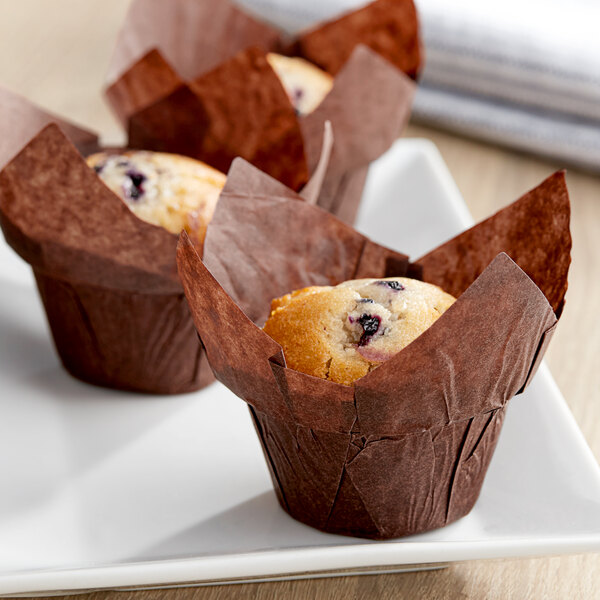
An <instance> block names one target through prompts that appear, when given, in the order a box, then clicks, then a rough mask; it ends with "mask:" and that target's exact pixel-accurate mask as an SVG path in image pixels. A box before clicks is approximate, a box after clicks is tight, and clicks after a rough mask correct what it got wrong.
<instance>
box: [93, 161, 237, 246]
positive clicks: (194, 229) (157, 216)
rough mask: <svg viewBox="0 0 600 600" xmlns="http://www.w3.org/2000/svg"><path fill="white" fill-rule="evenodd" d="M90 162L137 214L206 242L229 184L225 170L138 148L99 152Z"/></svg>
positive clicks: (149, 220) (104, 180)
mask: <svg viewBox="0 0 600 600" xmlns="http://www.w3.org/2000/svg"><path fill="white" fill-rule="evenodd" d="M87 163H88V165H89V166H90V167H92V168H93V169H94V171H96V173H97V174H98V175H99V176H100V178H101V179H102V181H103V182H104V183H105V184H106V185H107V186H108V187H109V188H110V189H111V190H112V191H113V192H114V193H115V194H116V195H117V196H119V197H120V198H121V199H122V200H123V201H124V202H125V204H126V205H127V206H128V207H129V208H130V210H131V211H132V212H133V213H134V214H135V215H136V216H137V217H139V218H140V219H142V220H143V221H146V222H147V223H151V224H152V225H158V226H160V227H163V228H164V229H166V230H167V231H170V232H171V233H175V234H178V233H179V232H181V231H182V230H183V229H185V230H186V231H187V232H188V233H191V234H192V236H194V237H195V239H196V240H198V241H199V242H200V243H202V242H203V241H204V235H205V233H206V227H207V225H208V223H209V222H210V220H211V218H212V216H213V213H214V212H215V207H216V204H217V200H218V199H219V194H220V193H221V190H222V189H223V186H224V185H225V179H226V177H225V175H224V174H223V173H221V172H220V171H217V170H216V169H213V168H212V167H209V166H208V165H206V164H204V163H202V162H200V161H197V160H194V159H192V158H188V157H186V156H179V155H177V154H166V153H163V152H148V151H140V150H138V151H136V150H134V151H128V152H122V153H118V154H114V153H109V152H99V153H97V154H92V155H91V156H89V157H88V158H87Z"/></svg>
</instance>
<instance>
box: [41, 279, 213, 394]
mask: <svg viewBox="0 0 600 600" xmlns="http://www.w3.org/2000/svg"><path fill="white" fill-rule="evenodd" d="M35 278H36V282H37V286H38V290H39V293H40V296H41V298H42V302H43V303H44V309H45V311H46V316H47V317H48V323H49V324H50V330H51V331H52V337H53V339H54V345H55V346H56V350H57V352H58V355H59V356H60V359H61V361H62V364H63V365H64V367H65V369H66V370H67V371H68V372H69V373H70V374H71V375H73V376H74V377H76V378H77V379H81V380H82V381H85V382H87V383H92V384H94V385H100V386H103V387H109V388H116V389H122V390H129V391H135V392H147V393H151V394H178V393H184V392H190V391H193V390H198V389H200V388H202V387H204V386H206V385H208V384H209V383H212V382H213V381H214V377H213V374H212V371H211V370H210V367H209V365H208V362H207V361H206V358H205V356H204V353H203V351H202V346H201V345H200V344H199V343H198V336H197V334H196V330H195V329H194V326H193V323H192V320H191V319H190V313H189V308H188V306H187V302H186V300H185V297H184V296H183V294H143V293H132V292H129V291H122V290H113V289H108V288H102V287H96V286H91V285H85V284H76V283H71V282H67V281H64V280H61V279H56V278H53V277H48V276H46V275H44V274H42V273H38V272H35Z"/></svg>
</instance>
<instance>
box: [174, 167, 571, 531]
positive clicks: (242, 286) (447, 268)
mask: <svg viewBox="0 0 600 600" xmlns="http://www.w3.org/2000/svg"><path fill="white" fill-rule="evenodd" d="M569 218H570V207H569V198H568V193H567V189H566V186H565V180H564V175H563V173H557V174H555V175H553V176H551V177H550V178H548V179H547V180H546V181H544V182H543V183H542V184H541V185H540V186H539V187H537V188H535V189H534V190H532V191H530V192H529V193H528V194H526V195H525V196H523V197H522V198H520V199H519V200H517V201H516V202H514V203H513V204H511V205H510V206H508V207H507V208H506V209H504V210H502V211H500V212H499V213H497V214H495V215H494V216H492V217H491V218H489V219H488V220H486V221H483V222H482V223H480V224H478V225H476V226H474V227H473V228H471V229H469V230H468V231H466V232H464V233H462V234H461V235H459V236H457V237H456V238H454V239H452V240H450V241H449V242H447V243H445V244H442V245H441V246H439V247H438V248H436V249H434V250H432V251H431V252H430V253H428V254H427V255H425V256H423V257H422V258H420V259H418V260H416V261H414V262H411V261H409V259H408V257H407V256H405V255H402V254H399V253H397V252H393V251H391V250H389V249H386V248H384V247H382V246H379V245H377V244H375V243H374V242H372V241H370V240H368V239H367V238H366V237H364V236H362V235H360V234H359V233H357V232H356V231H355V230H353V229H352V228H350V227H349V226H348V225H346V224H344V223H342V222H341V221H340V220H338V219H336V218H335V217H333V216H331V215H330V214H328V213H326V212H324V211H322V210H320V209H319V208H317V207H315V206H311V205H309V204H307V203H303V204H301V203H298V202H297V198H296V197H295V194H294V193H293V192H292V191H290V190H288V189H286V188H285V187H284V186H283V185H281V184H279V183H277V182H275V181H273V180H272V179H270V178H269V177H268V176H266V175H264V174H262V173H260V172H259V171H258V170H257V169H255V168H253V167H252V166H251V165H249V164H247V163H245V162H244V161H241V160H238V161H236V162H235V163H234V165H233V167H232V170H231V172H230V174H229V176H228V181H227V185H226V188H225V190H224V192H223V194H222V197H221V200H220V202H219V205H218V208H217V212H216V214H215V217H214V219H213V221H212V223H211V225H210V226H209V228H208V233H207V237H206V242H205V249H204V263H203V262H202V260H201V259H200V257H199V255H198V254H197V252H196V250H195V248H194V247H193V245H192V244H191V243H190V241H189V239H188V238H187V236H185V235H184V234H182V236H181V238H180V242H179V247H178V268H179V273H180V276H181V279H182V281H183V287H184V290H185V293H186V296H187V298H188V302H189V304H190V307H191V311H192V315H193V317H194V321H195V324H196V328H197V330H198V332H199V335H200V338H201V339H202V342H203V344H204V347H205V349H206V353H207V357H208V361H209V363H210V365H211V367H212V369H213V371H214V373H215V376H216V377H217V379H218V380H220V381H221V382H223V383H224V384H225V385H226V386H227V387H229V388H230V389H231V390H232V391H233V392H234V393H235V394H237V395H238V396H239V397H240V398H242V399H243V400H245V401H246V402H247V403H248V404H249V407H250V412H251V414H252V418H253V420H254V424H255V426H256V431H257V433H258V436H259V438H260V440H261V443H262V447H263V450H264V454H265V458H266V461H267V463H268V466H269V469H270V473H271V477H272V481H273V486H274V488H275V491H276V494H277V497H278V499H279V502H280V504H281V506H282V507H283V508H284V509H285V510H286V511H287V512H288V513H289V514H290V515H291V516H292V517H294V518H296V519H298V520H299V521H302V522H304V523H306V524H308V525H311V526H313V527H316V528H317V529H321V530H323V531H326V532H330V533H339V534H344V535H352V536H358V537H364V538H373V539H386V538H394V537H399V536H405V535H410V534H415V533H419V532H423V531H427V530H430V529H434V528H437V527H441V526H444V525H446V524H448V523H451V522H453V521H455V520H457V519H459V518H460V517H462V516H464V515H466V514H467V513H468V512H469V511H470V510H471V508H472V507H473V505H474V504H475V501H476V500H477V497H478V495H479V492H480V489H481V486H482V483H483V479H484V476H485V473H486V470H487V468H488V465H489V463H490V459H491V457H492V454H493V451H494V448H495V446H496V442H497V440H498V435H499V434H500V430H501V427H502V422H503V419H504V415H505V411H506V406H507V403H508V401H509V400H510V399H511V398H512V397H513V396H515V395H516V394H518V393H520V392H522V391H523V389H524V388H525V387H526V386H527V385H528V383H529V382H530V381H531V378H532V377H533V375H534V373H535V371H536V369H537V367H538V365H539V363H540V361H541V360H542V357H543V355H544V352H545V350H546V347H547V345H548V342H549V341H550V338H551V336H552V334H553V332H554V330H555V327H556V324H557V321H558V318H559V317H560V313H561V311H562V307H563V303H564V295H565V292H566V287H567V272H568V268H569V263H570V248H571V238H570V233H569ZM232 235H235V236H236V238H235V239H236V246H237V250H236V251H232V250H231V248H230V242H229V240H230V238H231V236H232ZM390 276H411V277H414V278H418V279H422V280H423V281H427V282H430V283H433V284H436V285H439V286H441V287H442V288H443V289H445V290H446V291H447V292H449V293H451V294H453V295H455V296H456V297H457V298H458V299H457V301H456V302H455V303H454V305H453V306H452V307H450V308H449V309H448V310H447V311H446V312H445V313H444V314H443V315H442V316H441V317H440V318H439V319H438V320H437V321H436V322H435V323H434V324H433V325H432V326H431V327H430V328H429V329H427V330H426V331H425V332H424V333H423V334H422V335H421V336H420V337H418V338H417V339H416V340H414V341H413V342H412V343H411V344H410V345H409V346H407V347H406V348H404V349H403V350H402V351H400V352H399V353H398V354H396V355H395V356H394V357H392V358H391V359H389V360H388V361H387V362H385V363H383V364H382V365H381V366H379V367H378V368H377V369H375V370H373V371H372V372H370V373H369V374H368V375H366V376H364V377H362V378H361V379H358V380H357V381H356V382H355V384H354V385H352V386H345V385H340V384H337V383H334V382H331V381H328V380H325V379H320V378H315V377H312V376H310V375H306V374H304V373H300V372H297V371H294V370H293V369H290V368H287V367H286V363H285V358H284V356H283V352H282V349H281V347H280V346H279V345H278V344H277V343H276V342H275V341H274V340H273V339H271V338H270V337H269V336H268V335H266V334H265V333H264V332H263V331H262V329H261V328H260V327H261V326H262V325H263V324H264V322H265V320H266V318H267V316H268V313H269V307H270V302H271V299H273V298H276V297H279V296H281V295H283V294H285V293H287V292H290V291H292V290H296V289H299V288H303V287H307V286H313V285H335V284H337V283H340V282H342V281H345V280H348V279H355V278H363V277H375V278H379V277H381V278H383V277H390ZM249 282H251V285H249ZM307 326H310V324H307ZM217 340H219V341H218V343H217ZM224 435H226V432H224Z"/></svg>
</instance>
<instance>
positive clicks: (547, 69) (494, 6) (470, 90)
mask: <svg viewBox="0 0 600 600" xmlns="http://www.w3.org/2000/svg"><path fill="white" fill-rule="evenodd" d="M416 2H417V8H418V10H419V13H420V17H421V22H422V31H423V39H424V42H425V60H426V63H425V64H426V66H425V71H424V73H423V77H422V80H421V86H420V89H419V91H418V93H417V96H416V98H415V105H414V116H415V118H416V119H417V120H418V121H421V122H424V123H430V124H434V125H438V126H441V127H446V128H450V129H453V130H456V131H458V132H461V133H466V134H468V135H471V136H475V137H480V138H483V139H486V140H490V141H494V142H498V143H502V144H506V145H509V146H513V147H516V148H519V149H522V150H526V151H529V152H533V153H536V154H540V155H543V156H548V157H552V158H555V159H557V160H559V161H560V162H563V163H565V164H575V165H578V166H582V167H585V168H588V169H594V170H598V171H600V0H568V1H567V0H502V1H501V2H499V1H498V0H494V1H492V0H453V1H452V2H448V0H416ZM240 3H241V4H243V5H245V6H247V7H248V8H250V9H252V10H253V11H255V12H256V13H258V14H259V15H261V16H262V17H264V18H267V19H268V20H270V21H271V22H273V23H275V24H277V25H279V26H280V27H283V28H285V29H286V30H288V31H290V32H296V31H298V30H299V29H302V28H304V27H307V26H310V25H312V24H313V23H315V22H316V21H319V20H321V19H328V18H332V17H334V16H336V15H338V14H339V13H341V12H343V11H345V10H349V9H352V8H356V7H359V6H362V5H364V4H366V2H365V0H302V1H299V0H240Z"/></svg>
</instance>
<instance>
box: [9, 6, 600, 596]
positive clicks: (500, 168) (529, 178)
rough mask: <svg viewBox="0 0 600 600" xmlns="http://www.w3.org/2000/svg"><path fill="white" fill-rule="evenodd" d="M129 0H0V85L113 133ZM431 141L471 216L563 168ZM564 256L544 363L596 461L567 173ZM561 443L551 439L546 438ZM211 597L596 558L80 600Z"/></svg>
mask: <svg viewBox="0 0 600 600" xmlns="http://www.w3.org/2000/svg"><path fill="white" fill-rule="evenodd" d="M127 6H128V1H127V0H85V2H84V1H82V0H52V1H49V0H18V1H15V0H0V85H4V86H7V87H9V88H10V89H12V90H14V91H17V92H20V93H22V94H24V95H26V96H27V97H28V98H30V99H31V100H33V101H35V102H37V103H39V104H40V105H42V106H44V107H46V108H47V109H50V110H52V111H54V112H56V113H58V114H60V115H64V116H67V117H68V118H70V119H72V120H74V121H76V122H79V123H81V124H83V125H86V126H88V127H90V128H93V129H95V130H97V131H100V132H102V134H103V136H104V139H105V141H106V142H110V143H118V142H119V141H120V140H121V139H122V137H121V136H122V134H121V132H120V130H119V127H118V125H117V123H116V121H115V120H114V119H113V117H112V116H111V114H110V113H109V111H108V109H107V107H106V105H105V104H104V102H103V99H102V96H101V94H100V89H101V86H102V81H103V76H104V73H105V70H106V67H107V64H108V60H109V56H110V53H111V51H112V47H113V43H114V38H115V36H116V33H117V31H118V28H119V24H120V23H121V21H122V19H123V16H124V14H125V12H126V10H127ZM407 136H411V137H425V138H429V139H431V140H433V141H434V142H435V143H436V144H437V146H438V148H439V149H440V151H441V153H442V155H443V157H444V159H445V161H446V163H447V164H448V166H449V168H450V171H451V172H452V174H453V176H454V178H455V180H456V182H457V184H458V187H459V188H460V190H461V192H462V194H463V196H464V198H465V200H466V202H467V204H468V206H469V209H470V210H471V212H472V214H473V216H474V217H475V219H476V220H479V219H481V218H483V217H486V216H488V215H489V214H491V213H492V212H494V211H495V210H497V209H498V208H500V207H501V206H504V205H505V204H507V203H509V202H510V201H512V200H513V199H515V198H517V197H518V196H519V195H521V194H522V193H523V192H525V191H527V190H528V189H530V188H531V187H533V186H535V185H536V184H537V183H539V182H540V181H541V180H542V179H543V178H544V177H546V176H547V175H549V174H550V173H552V172H553V171H554V170H556V169H557V168H560V167H561V165H558V164H551V163H549V162H545V161H542V160H538V159H535V158H532V157H529V156H525V155H521V154H518V153H516V152H514V151H511V150H504V149H500V148H497V147H493V146H489V145H486V144H482V143H479V142H476V141H472V140H468V139H464V138H461V137H457V136H455V135H451V134H447V133H443V132H440V131H435V130H431V129H428V128H424V127H420V126H415V125H411V126H410V127H409V128H408V131H407ZM568 185H569V189H570V193H571V199H572V205H573V218H572V233H573V241H574V244H573V264H572V267H571V272H570V285H569V292H568V295H567V304H566V309H565V312H564V315H563V318H562V320H561V325H560V327H559V328H558V332H557V334H556V335H555V337H554V339H553V341H552V344H551V345H550V350H549V352H548V354H547V360H548V363H549V365H550V368H551V370H552V373H553V375H554V377H555V379H556V381H557V383H558V385H559V387H560V389H561V391H562V392H563V394H564V395H565V397H566V399H567V402H568V403H569V406H570V407H571V410H572V411H573V413H574V415H575V418H576V420H577V423H578V424H579V426H580V427H581V429H582V431H583V433H584V435H585V437H586V439H587V441H588V443H589V444H590V446H591V448H592V451H593V452H594V455H595V456H596V459H599V458H600V358H599V357H600V319H599V318H598V316H597V315H598V310H599V306H600V178H598V177H597V176H593V175H589V174H584V173H580V172H578V171H576V170H574V169H572V170H570V171H569V173H568ZM556 442H557V443H560V440H556ZM106 596H109V597H110V598H111V600H113V599H114V600H121V599H123V600H125V598H130V597H131V598H132V599H133V600H153V599H155V598H169V599H171V600H181V599H192V598H193V599H194V600H196V599H198V600H200V599H202V600H208V599H210V600H216V599H217V598H219V599H220V598H261V599H262V598H265V599H266V598H331V599H338V598H339V599H342V598H344V599H345V598H380V599H381V600H384V599H386V598H417V597H420V598H436V599H441V598H477V599H481V598H489V599H492V598H494V599H495V598H518V599H528V598H532V599H534V598H535V599H540V598H561V599H563V598H578V599H587V598H600V555H598V554H588V555H576V556H561V557H552V558H535V559H527V560H503V561H474V562H468V563H462V564H455V565H453V566H451V567H449V568H447V569H442V570H439V571H431V572H420V573H406V574H386V575H376V576H361V577H345V578H341V577H339V578H333V579H322V580H305V581H293V582H276V583H257V584H246V585H235V586H215V587H204V588H195V589H177V590H160V591H142V592H119V593H116V592H105V593H104V592H103V593H94V594H87V595H86V597H87V598H89V599H90V600H92V599H93V600H99V599H100V598H104V597H106Z"/></svg>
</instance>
